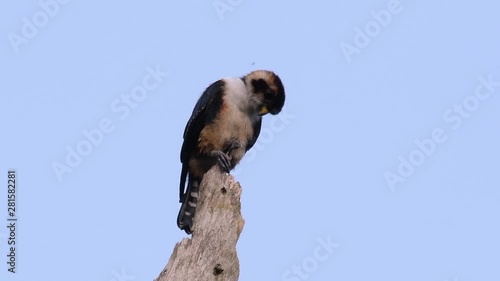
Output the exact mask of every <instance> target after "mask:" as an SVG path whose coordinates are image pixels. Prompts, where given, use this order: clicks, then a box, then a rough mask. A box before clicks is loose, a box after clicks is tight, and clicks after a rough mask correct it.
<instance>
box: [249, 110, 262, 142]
mask: <svg viewBox="0 0 500 281" xmlns="http://www.w3.org/2000/svg"><path fill="white" fill-rule="evenodd" d="M261 126H262V118H261V117H260V116H259V119H258V120H257V121H256V122H255V123H254V124H253V136H252V138H251V139H250V140H249V141H248V143H247V147H246V151H249V150H250V148H252V146H253V145H254V144H255V142H256V141H257V138H258V137H259V135H260V127H261Z"/></svg>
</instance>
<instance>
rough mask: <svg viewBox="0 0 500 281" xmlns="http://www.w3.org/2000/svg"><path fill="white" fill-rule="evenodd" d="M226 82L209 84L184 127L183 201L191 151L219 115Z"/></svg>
mask: <svg viewBox="0 0 500 281" xmlns="http://www.w3.org/2000/svg"><path fill="white" fill-rule="evenodd" d="M223 86H224V82H223V81H222V80H219V81H217V82H214V83H213V84H212V85H210V86H208V87H207V89H206V90H205V91H204V92H203V94H202V95H201V96H200V98H199V99H198V102H196V105H195V106H194V109H193V113H192V114H191V117H190V118H189V121H188V122H187V124H186V128H185V129H184V142H183V143H182V148H181V163H182V172H181V181H180V186H179V196H180V200H181V201H182V197H183V195H184V188H185V184H186V176H187V173H188V161H189V157H190V156H191V153H192V152H193V151H195V150H196V145H197V143H198V138H199V137H200V132H201V130H203V128H204V127H205V126H206V125H207V124H210V123H211V122H212V121H213V120H214V118H215V117H216V116H217V114H218V113H219V110H220V106H221V104H222V87H223Z"/></svg>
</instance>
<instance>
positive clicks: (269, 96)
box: [177, 70, 285, 234]
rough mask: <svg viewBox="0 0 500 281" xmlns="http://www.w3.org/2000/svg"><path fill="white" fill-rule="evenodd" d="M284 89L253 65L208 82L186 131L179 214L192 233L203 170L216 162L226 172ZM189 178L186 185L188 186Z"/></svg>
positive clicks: (278, 108)
mask: <svg viewBox="0 0 500 281" xmlns="http://www.w3.org/2000/svg"><path fill="white" fill-rule="evenodd" d="M284 104H285V89H284V87H283V83H282V82H281V79H280V78H279V77H278V76H277V75H276V74H274V73H273V72H272V71H267V70H257V71H253V72H251V73H249V74H247V75H245V76H244V77H241V78H223V79H221V80H218V81H216V82H214V83H213V84H211V85H210V86H208V88H207V89H206V90H205V91H204V92H203V94H202V95H201V97H200V98H199V99H198V102H197V103H196V105H195V107H194V109H193V113H192V114H191V118H189V121H188V122H187V124H186V129H185V130H184V142H183V144H182V149H181V162H182V171H181V179H180V185H179V197H180V199H179V202H180V203H182V206H181V208H180V211H179V215H178V217H177V225H178V226H179V228H180V229H183V230H184V231H186V233H188V234H191V232H192V229H193V228H192V227H193V218H194V215H195V211H196V205H197V204H198V197H199V188H200V183H201V180H202V178H203V175H204V174H205V173H206V172H208V170H210V168H211V167H212V166H213V165H215V164H218V165H220V167H221V168H222V170H223V171H225V172H227V173H229V172H230V171H231V170H232V169H233V168H234V167H235V166H236V165H237V164H238V162H240V160H241V158H242V157H243V155H245V153H246V152H247V151H248V150H249V149H250V148H252V146H253V145H254V144H255V142H256V141H257V138H258V137H259V133H260V127H261V124H262V116H263V115H266V114H267V113H271V114H273V115H275V114H278V113H279V112H280V111H281V109H282V108H283V105H284ZM186 180H187V186H186Z"/></svg>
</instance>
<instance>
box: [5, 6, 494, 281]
mask: <svg viewBox="0 0 500 281" xmlns="http://www.w3.org/2000/svg"><path fill="white" fill-rule="evenodd" d="M40 3H42V4H40ZM43 3H49V4H43ZM224 5H225V6H224ZM3 6H4V7H3V8H2V9H0V29H1V30H0V34H1V35H2V36H3V38H4V39H3V40H2V41H0V67H1V68H0V69H1V75H0V85H1V87H2V88H1V90H0V92H1V94H0V104H1V106H2V110H1V111H0V117H1V118H0V130H1V145H0V157H1V158H0V159H1V161H0V171H1V172H0V174H4V175H5V176H3V178H4V180H0V182H4V184H2V185H3V187H2V188H1V190H4V191H2V194H4V195H0V198H3V199H1V200H0V207H1V209H0V214H2V215H0V216H1V217H3V216H5V217H7V199H6V195H7V192H6V189H7V183H6V174H7V170H8V169H10V168H14V169H16V170H17V176H18V189H17V192H18V193H17V195H18V202H17V206H18V209H17V210H18V212H17V215H18V219H19V220H18V225H17V226H18V227H17V231H18V233H17V243H18V248H17V257H18V264H17V268H16V269H17V273H16V274H11V273H9V272H7V267H8V266H7V264H6V260H7V257H6V255H7V249H8V248H7V240H6V238H7V237H8V234H7V229H6V228H5V227H1V228H0V240H1V241H0V242H1V244H0V253H1V256H0V264H1V266H0V279H1V280H75V281H84V280H102V281H112V280H116V281H122V280H124V281H131V280H152V279H153V278H156V277H157V276H158V274H159V272H160V271H161V270H162V269H163V267H164V266H165V264H166V262H167V260H168V258H169V257H170V254H171V251H172V249H173V247H174V245H175V243H176V242H177V241H180V240H181V239H182V238H183V237H185V234H184V233H183V232H181V231H179V230H178V229H177V226H176V224H175V219H176V216H177V211H178V208H179V204H178V201H177V196H178V194H177V192H178V189H177V186H178V180H179V173H180V163H179V151H180V146H181V142H182V133H183V130H184V126H185V123H186V121H187V119H188V118H189V116H190V114H191V111H192V108H193V106H194V104H195V102H196V100H197V99H198V97H199V95H200V94H201V93H202V91H203V90H204V89H205V87H206V86H208V85H209V84H210V83H212V82H213V81H215V80H217V79H220V78H222V77H228V76H236V77H239V76H242V75H245V74H247V73H248V72H250V71H252V70H256V69H270V70H273V71H275V72H276V73H277V74H279V75H280V77H281V78H282V80H283V83H284V84H285V88H286V94H287V100H286V105H285V108H284V111H283V112H282V114H281V115H279V116H276V117H274V116H266V117H265V118H264V119H265V120H264V124H263V132H264V133H263V135H261V138H260V140H259V142H258V143H257V145H256V147H255V148H254V149H253V150H252V151H251V152H249V154H248V155H247V156H246V157H245V159H244V160H243V161H242V163H241V165H240V166H239V167H238V168H237V169H236V170H235V171H234V172H233V174H234V175H235V177H236V180H238V181H240V182H241V184H242V186H243V196H242V208H243V209H242V211H243V216H244V218H245V220H246V224H245V228H244V230H243V233H242V235H241V237H240V240H239V242H238V255H239V258H240V264H241V274H240V280H242V281H250V280H295V281H297V280H387V281H390V280H394V281H396V280H397V281H399V280H415V281H416V280H427V281H431V280H436V281H444V280H450V281H458V280H460V281H462V280H471V281H472V280H498V279H499V278H500V272H499V269H498V268H499V267H498V261H499V260H500V242H499V239H498V237H500V229H499V227H498V215H499V212H500V204H499V203H500V192H499V183H500V180H499V177H498V175H499V164H498V159H499V158H500V149H499V143H500V133H499V121H500V111H499V110H498V108H499V105H500V97H499V95H500V86H499V84H498V83H499V82H497V81H500V52H499V50H500V39H499V36H498V31H499V27H500V17H499V14H498V12H499V10H500V5H499V4H498V3H497V2H496V1H491V0H490V1H486V0H479V1H462V2H459V3H458V2H457V1H410V0H401V1H400V2H397V1H395V0H389V1H388V0H376V1H374V0H373V1H368V0H366V1H346V0H344V1H312V2H308V3H305V2H293V3H291V2H289V1H273V2H269V1H263V0H261V1H244V0H243V1H242V0H239V1H236V0H232V1H228V0H221V1H215V2H212V1H196V2H194V3H191V2H190V1H187V2H183V1H154V0H147V1H142V2H140V3H139V2H133V1H131V2H124V1H122V2H116V1H115V2H111V1H100V2H98V1H66V2H64V1H62V0H61V2H54V0H53V1H49V0H42V1H41V2H37V1H17V2H16V1H14V2H13V1H10V2H9V3H8V4H4V5H3ZM224 7H225V10H224ZM381 11H382V12H381ZM387 15H390V18H389V16H387ZM24 18H25V19H24ZM377 19H378V22H377V21H376V20H377ZM29 25H33V26H32V27H31V28H30V26H29ZM33 27H34V28H36V31H35V30H34V28H33ZM23 31H24V33H23ZM361 33H362V34H361ZM20 38H21V39H20ZM342 46H344V48H342ZM345 46H350V47H349V50H351V52H352V53H349V52H346V49H345V48H346V47H345ZM353 50H355V51H353ZM156 68H158V69H159V70H160V72H165V73H166V72H168V76H166V75H165V76H164V77H163V76H162V77H160V79H159V80H158V83H156V86H155V87H153V88H154V89H151V90H148V91H147V92H146V94H145V95H144V96H141V98H142V101H140V102H136V103H134V105H133V106H135V108H132V107H130V106H127V108H128V111H129V114H128V115H127V116H126V117H125V116H124V113H123V112H122V111H120V112H117V111H118V110H117V109H116V108H115V109H113V104H115V106H124V105H125V103H124V102H122V101H121V100H120V99H121V96H122V95H124V96H125V97H130V96H131V94H132V92H133V91H136V90H137V89H140V86H141V85H143V80H144V79H146V80H147V81H148V83H150V84H151V83H154V82H155V80H151V79H150V78H147V77H148V73H149V72H148V69H153V70H154V69H156ZM162 75H164V74H162ZM488 76H490V78H489V79H490V80H493V81H494V82H493V85H494V86H491V85H490V91H489V92H490V94H489V96H488V97H483V99H482V100H480V99H478V98H477V97H475V96H474V95H475V91H476V88H479V89H480V91H479V93H482V94H483V95H485V94H487V93H488V91H487V89H488V88H486V87H485V86H481V85H483V84H484V83H483V84H481V82H480V79H481V78H480V77H483V79H486V80H488ZM148 79H149V80H148ZM495 83H496V84H495ZM136 87H139V88H136ZM134 89H135V90H134ZM464 102H465V103H466V104H465V108H466V109H465V113H466V114H464V113H463V114H462V115H460V113H459V112H458V111H456V109H454V108H455V107H456V108H458V107H457V106H459V105H460V104H463V103H464ZM122 110H124V109H122ZM450 110H451V111H450ZM446 116H447V117H446ZM465 116H467V117H465ZM102 120H108V121H104V122H110V124H111V125H110V126H112V127H113V130H112V132H110V133H102V134H103V137H102V140H100V141H99V142H97V141H96V143H97V145H92V146H91V147H90V150H89V148H88V146H87V147H86V148H87V149H88V151H87V152H88V155H86V156H84V157H82V159H81V161H80V163H79V164H78V165H74V166H75V167H73V168H71V172H65V173H63V174H62V176H61V178H58V176H57V173H56V172H55V170H54V166H53V165H57V164H54V163H56V162H57V163H59V164H61V165H67V162H66V157H67V154H68V151H67V147H69V148H70V149H73V150H76V149H77V147H78V145H79V144H80V145H81V143H82V142H83V143H85V142H86V137H85V135H84V134H83V133H82V131H83V130H87V131H92V130H96V129H97V128H99V123H100V122H103V121H102ZM459 121H460V122H461V123H460V125H458V122H459ZM433 130H438V131H441V133H442V136H441V137H442V138H445V140H444V141H441V142H440V143H438V142H436V141H435V140H432V137H433V133H432V132H433ZM442 138H441V140H442ZM419 142H420V143H427V146H426V147H427V148H425V147H424V148H423V149H422V148H420V147H419V146H418V145H417V144H416V143H419ZM430 142H432V143H430ZM83 146H84V145H83ZM82 149H85V148H82ZM425 153H427V154H425ZM412 157H413V158H412ZM401 159H403V160H401ZM410 161H413V164H412V162H410ZM402 163H403V164H402ZM404 163H406V164H404ZM408 163H409V164H408ZM409 165H410V166H411V167H409ZM398 169H399V170H400V171H398ZM389 174H390V175H392V179H393V181H392V184H391V181H390V180H389V181H388V180H387V178H386V177H387V175H389ZM395 178H397V179H398V180H396V181H394V179H395ZM3 221H4V223H5V225H6V224H7V222H6V221H5V220H3ZM4 223H2V225H3V224H4ZM328 240H330V241H334V243H336V246H335V248H334V249H333V250H332V249H330V250H331V251H330V252H328V251H327V250H326V249H324V248H318V247H321V245H322V244H321V243H320V242H319V241H328ZM317 249H320V250H321V249H322V250H321V252H320V253H321V259H318V257H319V256H317V255H315V253H316V254H317V253H318V251H317ZM294 272H295V273H294ZM297 272H300V273H297ZM124 276H125V277H124Z"/></svg>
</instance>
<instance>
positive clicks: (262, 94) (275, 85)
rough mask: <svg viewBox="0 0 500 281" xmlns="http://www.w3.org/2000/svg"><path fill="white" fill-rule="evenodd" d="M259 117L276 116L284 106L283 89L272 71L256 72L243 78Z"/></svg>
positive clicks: (279, 80)
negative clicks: (268, 114)
mask: <svg viewBox="0 0 500 281" xmlns="http://www.w3.org/2000/svg"><path fill="white" fill-rule="evenodd" d="M244 80H245V84H246V86H247V88H248V90H249V92H250V94H251V98H252V101H253V102H254V104H255V105H256V107H257V108H256V110H257V111H258V113H259V115H261V116H262V115H265V114H267V113H271V114H273V115H275V114H278V113H279V112H280V111H281V109H282V108H283V105H284V104H285V88H284V87H283V83H281V79H280V78H279V77H278V75H276V74H274V72H272V71H267V70H256V71H253V72H250V73H249V74H248V75H246V76H245V77H244Z"/></svg>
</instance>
